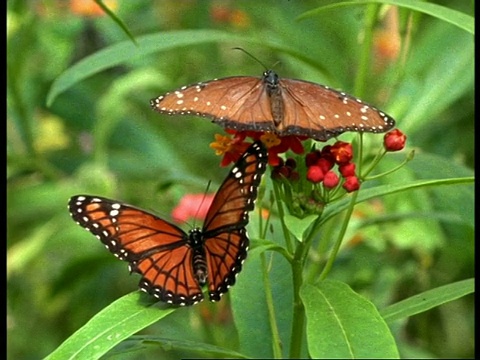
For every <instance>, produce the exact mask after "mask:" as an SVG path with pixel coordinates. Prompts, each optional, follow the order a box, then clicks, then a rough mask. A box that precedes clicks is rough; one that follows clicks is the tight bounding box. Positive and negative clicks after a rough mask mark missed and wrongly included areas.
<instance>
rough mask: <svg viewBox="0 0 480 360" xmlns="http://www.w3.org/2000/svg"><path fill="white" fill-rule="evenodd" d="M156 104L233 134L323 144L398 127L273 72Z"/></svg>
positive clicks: (351, 100) (187, 91) (188, 90)
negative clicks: (288, 137)
mask: <svg viewBox="0 0 480 360" xmlns="http://www.w3.org/2000/svg"><path fill="white" fill-rule="evenodd" d="M150 104H151V106H152V108H153V109H154V110H156V111H158V112H160V113H164V114H168V115H175V114H180V115H189V114H190V115H198V116H203V117H208V118H211V119H212V121H213V122H215V123H217V124H219V125H221V126H223V127H224V128H227V129H233V130H237V131H247V130H251V131H258V132H274V133H276V134H278V135H279V136H286V135H297V136H308V137H311V138H313V139H316V140H320V141H326V140H328V139H330V138H331V137H335V136H337V135H340V134H341V133H343V132H346V131H356V132H374V133H377V132H385V131H387V130H389V129H391V128H392V127H393V126H394V125H395V121H394V119H393V118H391V117H390V116H389V115H387V114H385V113H384V112H382V111H380V110H378V109H377V108H375V107H374V106H372V105H369V104H367V103H365V102H363V101H362V100H360V99H358V98H355V97H353V96H351V95H348V94H346V93H344V92H340V91H336V90H333V89H331V88H329V87H328V86H325V85H320V84H315V83H313V82H309V81H303V80H295V79H282V78H280V77H279V76H278V75H277V73H276V72H274V71H273V70H267V71H265V72H264V73H263V75H262V76H261V77H253V76H234V77H227V78H223V79H215V80H212V81H208V82H203V83H198V84H194V85H190V86H184V87H182V88H180V89H178V90H176V91H173V92H170V93H166V94H165V95H162V96H159V97H157V98H155V99H152V100H151V102H150Z"/></svg>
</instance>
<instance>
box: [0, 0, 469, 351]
mask: <svg viewBox="0 0 480 360" xmlns="http://www.w3.org/2000/svg"><path fill="white" fill-rule="evenodd" d="M78 3H82V2H81V1H73V0H72V1H40V2H32V1H30V2H25V1H16V0H13V1H9V2H8V3H7V41H8V43H7V46H8V47H7V50H8V52H7V76H8V82H7V331H8V334H7V335H8V340H7V345H8V348H7V357H8V358H11V359H38V358H41V357H45V356H47V355H48V354H49V353H51V352H52V351H53V350H54V349H55V348H57V347H58V346H59V345H60V344H61V343H62V342H63V341H64V340H65V339H66V338H67V337H69V336H70V335H71V334H72V333H73V332H75V331H76V330H77V329H78V328H80V327H81V326H82V325H84V324H85V322H86V321H87V320H88V319H90V318H91V317H92V316H93V315H94V314H96V313H98V312H99V311H100V310H101V309H103V308H105V307H106V306H107V305H109V304H110V303H112V302H113V301H114V300H115V299H118V298H120V297H121V296H123V295H125V294H127V293H129V292H131V291H134V290H135V289H136V288H137V282H138V277H137V276H131V277H129V276H127V274H126V272H127V270H126V265H125V264H124V263H122V262H120V261H118V260H116V259H115V258H114V257H113V256H111V254H109V253H108V252H107V251H105V250H103V246H102V245H101V244H100V243H99V242H98V241H97V242H96V239H94V238H93V237H92V236H91V235H90V234H88V233H87V232H85V231H84V230H83V229H81V228H80V227H79V226H77V225H76V224H75V223H74V222H73V221H72V220H71V219H70V216H69V214H68V211H67V209H66V204H67V201H68V199H69V197H70V196H72V195H75V194H78V193H90V194H98V195H102V196H106V197H111V198H115V199H121V200H123V201H125V202H128V203H131V204H135V205H136V206H139V207H142V208H145V209H152V210H154V211H155V212H157V213H158V214H160V215H162V216H165V217H166V218H168V217H169V216H168V214H169V213H170V211H171V209H172V208H173V206H175V204H177V203H178V201H179V199H180V198H181V196H182V195H184V194H185V193H192V192H200V193H201V192H204V191H205V188H206V185H207V183H208V181H209V180H212V181H213V185H212V189H216V187H217V186H218V184H219V183H220V181H221V180H222V179H223V177H224V176H225V174H226V169H222V168H220V167H219V166H218V163H219V159H218V157H216V156H215V155H214V153H213V151H212V150H211V149H210V148H209V146H208V144H209V143H210V142H212V141H213V134H214V133H221V132H222V131H221V129H220V128H218V127H217V125H214V124H211V123H210V122H209V121H205V120H203V119H199V118H195V117H166V116H160V115H159V114H156V113H154V112H153V111H151V109H150V107H149V99H151V98H153V97H155V96H157V95H159V94H161V93H163V92H166V91H169V90H172V89H175V88H177V87H179V86H181V85H184V84H189V83H194V82H197V81H202V80H209V79H213V78H216V77H225V76H231V75H258V76H259V75H260V74H261V72H262V71H263V70H264V69H263V67H262V66H261V65H260V64H258V63H256V62H254V61H252V59H251V58H249V57H248V56H245V54H244V53H242V52H239V51H233V50H232V48H233V47H238V46H240V47H243V48H244V49H247V50H248V51H249V52H251V53H253V54H255V56H256V57H257V58H259V59H261V61H262V62H263V63H265V64H267V65H271V66H274V67H275V69H276V70H277V71H278V73H279V74H280V76H284V77H290V78H300V79H305V80H309V81H314V82H318V83H322V84H328V85H330V86H332V87H334V88H341V89H343V90H345V91H347V92H349V93H353V94H354V95H356V96H358V97H361V98H362V99H365V100H366V101H368V102H370V103H373V104H376V105H378V107H379V108H381V109H384V110H385V111H386V112H387V113H389V114H391V115H393V116H394V117H395V119H396V120H397V126H398V127H399V128H400V129H401V130H402V131H404V132H405V133H406V134H407V136H408V146H409V148H414V149H415V150H416V153H417V155H416V157H415V159H414V161H412V162H410V163H409V164H408V166H407V167H406V168H403V169H402V170H401V171H400V172H397V173H394V174H392V175H389V178H388V179H386V180H384V181H385V182H388V181H391V182H392V183H402V182H408V181H411V180H412V179H442V178H460V177H468V176H472V175H473V167H474V165H473V158H474V156H473V154H474V152H473V151H474V146H473V133H474V112H473V110H474V107H473V103H474V92H473V83H474V75H473V74H474V73H473V64H474V55H473V46H474V44H473V36H472V34H470V33H468V32H467V31H465V30H464V29H462V28H460V27H459V26H455V25H454V23H452V22H448V21H444V20H442V19H440V18H438V17H435V16H430V15H426V14H425V13H421V12H414V11H412V10H409V9H407V8H399V10H398V18H397V19H398V24H397V28H396V30H397V31H398V33H397V35H398V36H399V41H400V43H401V44H402V46H401V48H400V49H399V52H398V53H396V52H395V51H396V50H395V47H389V46H390V45H392V44H393V45H395V39H396V38H395V37H392V38H386V39H387V40H385V39H384V38H383V37H382V36H386V35H384V34H383V33H382V32H381V31H383V30H385V29H386V25H385V23H383V24H382V20H384V21H385V19H386V17H385V11H386V10H387V9H388V8H387V7H373V8H372V7H371V5H368V6H367V5H356V6H342V7H333V8H330V9H328V10H323V11H320V12H318V13H316V14H312V15H311V16H308V17H306V18H305V19H303V20H299V19H298V17H299V16H300V15H302V14H305V12H306V11H308V10H312V9H316V8H317V7H318V6H321V5H325V4H326V3H327V2H322V1H312V0H310V1H302V2H299V1H287V0H282V1H275V2H273V1H253V0H249V1H242V2H234V1H213V0H212V1H200V0H197V1H194V0H191V1H173V0H165V1H159V2H150V1H145V0H138V1H110V2H108V1H105V2H104V3H105V4H106V5H107V6H109V8H110V9H111V10H112V12H113V13H114V14H115V15H116V16H117V17H118V19H119V20H121V22H122V23H123V24H125V26H126V28H127V29H128V30H129V31H130V33H131V34H132V35H133V36H134V38H135V39H136V41H137V43H138V44H143V45H144V46H145V47H146V46H147V45H148V46H151V48H150V50H142V49H145V48H144V47H142V46H143V45H142V46H140V45H135V44H134V43H133V42H132V41H131V39H130V38H129V36H128V34H127V33H125V31H124V29H122V27H121V26H119V25H118V23H117V22H115V21H114V20H113V19H112V18H111V17H109V16H105V15H102V14H101V13H100V14H96V13H92V12H91V7H92V6H93V4H94V2H93V1H88V0H87V1H84V2H83V3H85V6H86V8H85V9H86V10H82V8H81V7H79V6H78ZM328 3H332V4H335V3H336V2H334V1H332V2H328ZM412 3H421V2H416V1H412ZM437 3H438V4H439V5H442V7H443V8H444V9H445V14H444V15H445V16H446V17H447V18H448V17H449V16H451V13H449V12H448V11H447V10H454V11H456V12H458V13H462V14H464V15H465V16H467V15H469V17H472V16H473V15H472V14H473V2H469V1H464V2H457V1H438V2H437ZM88 9H90V10H88ZM372 9H375V12H374V16H371V17H370V18H369V12H371V11H372ZM89 11H90V12H89ZM451 18H452V19H454V18H453V16H452V17H451ZM368 19H374V21H373V23H368V22H367V21H366V20H368ZM183 31H191V32H186V33H185V32H183ZM369 31H370V33H369ZM149 34H157V36H156V37H154V38H149V37H148V35H149ZM387 35H388V33H387ZM149 39H150V40H149ZM152 39H154V40H152ZM162 39H165V42H162ZM168 39H169V40H168ZM366 39H370V40H371V46H372V47H368V46H366V45H365V41H366ZM142 40H143V41H145V42H144V43H142V42H141V41H142ZM168 41H172V43H171V44H170V43H168ZM182 41H183V42H182ZM385 41H386V42H385ZM155 42H158V44H156V43H155ZM123 43H125V45H122V46H130V45H126V44H128V43H130V44H131V48H132V49H135V48H136V47H137V49H136V50H132V52H131V56H129V54H130V53H127V54H125V53H122V54H117V56H118V58H117V59H115V58H112V56H114V55H111V54H110V55H109V54H107V58H106V59H103V60H102V61H103V62H101V63H99V64H98V65H99V66H98V70H97V71H95V72H93V73H92V74H89V76H86V73H85V72H82V71H79V72H78V73H74V74H73V75H72V76H77V75H78V76H81V77H82V76H83V77H84V78H82V79H81V81H76V80H75V79H74V78H70V79H67V81H71V83H70V85H69V86H68V87H66V88H65V89H63V90H62V91H60V92H59V93H58V94H55V95H56V96H55V97H54V98H52V93H50V96H51V97H50V98H49V99H48V100H49V104H48V106H47V96H48V95H49V92H51V91H52V85H54V84H55V83H54V82H55V81H58V79H59V77H61V76H64V75H62V74H65V71H66V70H68V69H72V65H74V64H77V63H78V62H79V61H81V60H84V59H86V58H88V56H90V55H94V54H98V52H100V51H101V50H104V49H107V48H110V47H112V46H116V45H118V44H123ZM168 44H170V45H168ZM385 44H386V45H385ZM382 45H384V46H385V48H386V50H385V49H383V48H382ZM156 46H158V47H156ZM372 48H375V49H377V52H375V51H373V50H372ZM382 49H383V50H382ZM382 51H384V52H382ZM108 56H110V57H108ZM124 58H125V59H124ZM119 59H121V61H120V60H119ZM367 60H368V61H367ZM116 61H117V62H116ZM108 64H112V65H111V66H109V65H108ZM89 66H90V67H91V66H92V63H89ZM397 155H398V154H396V155H395V156H392V157H390V158H389V160H388V161H385V162H384V163H383V164H382V166H385V169H387V168H391V167H392V166H395V165H396V164H398V163H400V161H401V160H402V157H401V156H400V155H398V156H397ZM206 169H208V171H206ZM472 187H473V186H466V185H458V186H448V187H441V186H439V187H438V188H435V189H433V190H431V191H427V190H422V191H419V190H415V191H411V192H408V193H402V194H400V195H390V196H387V197H385V198H382V199H381V200H378V199H377V200H375V201H369V202H366V203H363V204H361V205H359V206H358V209H357V211H358V215H359V216H358V223H355V221H354V222H353V223H352V224H351V228H350V229H349V232H350V234H349V238H350V239H351V240H350V241H349V242H348V243H347V244H346V246H345V248H344V249H343V250H342V252H341V253H340V257H339V259H338V260H337V262H336V263H335V267H334V269H333V272H332V278H333V279H337V280H342V281H344V282H346V283H348V284H349V285H350V286H351V287H352V288H353V289H355V290H356V291H357V292H359V293H361V294H363V295H365V296H366V297H367V298H368V299H370V301H372V302H373V303H374V304H375V305H376V306H377V307H379V308H381V307H384V306H386V305H388V304H391V303H393V302H396V301H398V300H401V299H404V298H406V297H408V296H412V295H415V294H417V293H420V292H422V291H425V290H428V289H431V288H436V287H438V286H440V285H443V284H448V283H452V282H454V281H458V280H462V279H466V278H470V277H473V261H474V260H473V259H474V257H473V247H474V242H473V229H474V221H473V189H472ZM382 215H383V216H385V217H388V216H391V217H390V218H385V219H380V218H381V216H382ZM372 217H374V218H375V219H376V221H373V222H372V223H371V224H369V223H368V219H369V218H372ZM381 220H382V221H381ZM329 229H330V230H329ZM326 231H327V232H328V231H331V232H332V233H334V231H335V224H330V227H329V228H328V227H327V230H326ZM253 233H254V231H253ZM320 247H321V245H320V244H319V247H318V249H317V250H318V251H319V253H321V251H322V249H321V248H320ZM312 256H313V258H314V257H315V254H312ZM254 259H255V260H254ZM272 259H273V260H272V261H277V260H280V258H278V259H277V255H274V256H272ZM257 260H258V259H256V258H254V257H253V255H252V259H251V260H250V259H249V260H247V262H246V265H245V270H244V271H243V272H242V273H241V274H240V276H239V278H238V284H237V285H236V286H235V288H234V290H233V291H237V290H238V293H241V292H242V288H245V287H247V288H248V285H246V283H247V282H248V283H255V285H256V286H260V287H261V281H260V275H259V274H256V273H255V271H254V269H255V268H254V262H255V261H257ZM250 262H251V264H249V263H250ZM280 262H281V260H280ZM282 266H283V265H282ZM282 266H280V268H278V269H275V270H274V274H275V278H273V276H272V280H271V281H278V282H281V283H282V282H285V283H287V285H288V284H289V281H290V276H291V275H290V274H289V273H288V268H287V267H284V269H282ZM259 282H260V283H259ZM257 283H259V285H257ZM260 291H261V290H260ZM274 294H275V296H278V297H281V296H287V295H288V294H286V295H285V294H283V295H282V294H280V293H278V292H277V293H275V292H274ZM251 295H254V296H252V297H251V298H250V297H247V298H245V297H244V298H243V299H238V298H236V299H232V300H233V303H234V305H235V306H236V307H235V308H234V311H233V314H234V315H236V317H237V318H238V319H243V320H242V321H238V323H237V324H236V325H235V324H234V323H233V321H232V313H231V311H230V300H231V299H230V297H233V295H232V294H229V295H228V296H226V297H225V299H224V300H222V301H221V302H220V303H218V304H210V303H208V302H204V303H202V304H200V305H197V306H195V307H192V308H189V309H182V310H183V311H176V312H174V313H173V314H172V315H170V316H168V317H166V318H165V319H162V321H161V322H159V323H157V324H153V325H151V326H150V327H149V328H148V329H146V330H145V331H143V332H142V334H141V335H138V336H139V338H137V340H138V341H134V339H132V340H129V341H126V342H124V343H122V344H121V345H119V346H118V347H117V348H115V350H113V351H112V355H115V354H117V355H116V356H114V357H115V358H138V356H139V353H140V352H141V353H142V356H143V358H150V357H151V358H153V357H156V356H159V355H160V354H161V355H162V356H164V357H167V358H172V359H173V358H178V357H182V356H183V357H186V356H199V354H198V353H196V352H194V351H192V349H183V350H182V349H181V348H180V349H179V348H178V347H175V346H174V345H172V347H171V348H170V347H168V346H163V347H157V346H155V345H154V344H155V341H156V340H149V338H148V336H149V335H152V334H154V335H156V336H158V337H162V338H168V339H172V341H173V340H175V339H184V338H185V335H186V334H188V340H191V341H201V342H204V343H206V344H212V345H221V346H223V347H225V348H229V349H232V351H239V350H240V349H242V350H244V354H248V355H250V356H253V355H254V354H252V353H249V352H248V351H245V346H244V341H245V338H248V335H249V334H248V332H249V329H248V328H247V326H248V325H249V319H250V316H251V317H252V318H255V314H256V312H259V311H263V308H262V307H263V306H264V305H262V304H261V302H262V298H261V297H260V299H257V300H258V302H255V301H256V300H255V301H253V302H252V301H250V302H249V303H247V301H249V300H253V299H254V298H255V299H256V296H257V295H258V294H251ZM239 305H242V306H244V308H245V313H244V314H242V313H241V312H240V313H239V307H238V306H239ZM284 305H285V304H284ZM285 306H286V305H285ZM279 310H281V311H283V312H280V313H281V314H283V315H281V318H280V319H278V321H279V322H280V323H281V322H282V320H285V324H288V323H289V322H290V321H291V319H289V318H288V315H286V314H287V312H288V307H286V308H285V309H283V308H281V309H279ZM473 315H474V314H473V297H472V296H467V297H464V298H462V299H460V300H457V301H455V302H451V303H448V304H445V305H442V306H440V307H436V308H434V309H433V310H431V311H428V312H424V313H422V314H419V315H417V316H414V317H411V318H408V319H404V321H401V322H395V323H394V325H392V332H393V333H394V334H395V340H396V342H397V346H398V348H399V350H400V354H401V356H402V357H432V358H435V357H439V358H443V357H457V358H462V357H473V349H474V337H473V319H474V317H473ZM245 319H246V320H245ZM257 326H258V329H257V330H260V329H262V330H264V331H268V324H257ZM282 326H285V325H284V324H280V327H282ZM265 327H267V328H265ZM286 331H287V330H286ZM282 334H283V333H282ZM142 336H144V337H143V338H142ZM282 336H283V335H282ZM32 339H34V341H32ZM283 340H284V341H285V339H284V338H283ZM251 341H255V339H251ZM259 346H260V345H259ZM284 346H285V347H287V346H288V345H286V344H285V345H284ZM264 347H265V346H264ZM208 351H209V350H208V349H204V353H203V354H207V355H205V356H208V354H209V352H208ZM192 354H193V355H192ZM286 354H288V352H286V353H285V354H284V355H286ZM255 355H258V356H266V357H271V356H272V355H271V352H270V348H269V347H268V346H266V347H265V351H264V352H262V353H258V354H255ZM216 356H220V357H221V356H222V355H221V354H216Z"/></svg>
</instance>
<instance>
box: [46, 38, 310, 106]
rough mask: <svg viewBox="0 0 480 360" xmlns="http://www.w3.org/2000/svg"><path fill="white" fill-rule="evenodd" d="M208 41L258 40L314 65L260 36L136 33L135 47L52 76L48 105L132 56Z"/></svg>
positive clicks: (105, 52) (109, 51)
mask: <svg viewBox="0 0 480 360" xmlns="http://www.w3.org/2000/svg"><path fill="white" fill-rule="evenodd" d="M208 42H228V43H242V42H249V43H257V44H259V45H262V46H268V47H270V48H272V49H277V50H279V51H282V52H284V53H286V54H290V55H292V56H294V57H296V58H298V59H300V60H302V61H304V62H305V63H307V64H310V65H312V66H315V65H316V62H315V60H314V59H310V58H308V57H306V56H305V55H303V54H302V53H300V52H298V51H297V50H295V49H294V48H291V47H288V46H285V45H282V44H279V43H277V42H275V41H270V42H268V43H265V41H263V39H257V38H252V37H250V36H242V35H236V34H232V33H229V32H225V31H218V30H179V31H171V32H161V33H156V34H148V35H144V36H139V37H138V38H137V46H135V45H134V44H133V43H132V42H131V41H123V42H120V43H118V44H115V45H112V46H109V47H106V48H104V49H102V50H100V51H98V52H96V53H94V54H93V55H90V56H88V57H85V58H83V59H82V60H80V61H79V62H77V63H76V64H74V65H73V66H72V67H70V68H68V69H67V70H66V71H65V72H64V73H62V74H61V75H60V76H59V77H58V78H56V79H55V81H54V82H53V84H52V86H51V88H50V91H49V92H48V94H47V106H51V105H52V103H53V101H54V100H55V99H56V98H57V96H58V95H60V94H61V93H63V92H64V91H65V90H67V89H68V88H70V87H71V86H73V85H74V84H76V83H78V82H80V81H82V80H84V79H86V78H88V77H90V76H92V75H94V74H96V73H99V72H100V71H103V70H106V69H109V68H111V67H114V66H117V65H120V64H125V63H126V64H129V63H131V62H132V59H141V58H143V57H145V56H147V55H150V54H153V53H156V52H160V51H166V50H172V49H175V48H181V47H185V46H189V45H198V44H202V43H208Z"/></svg>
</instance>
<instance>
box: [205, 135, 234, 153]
mask: <svg viewBox="0 0 480 360" xmlns="http://www.w3.org/2000/svg"><path fill="white" fill-rule="evenodd" d="M232 142H233V140H232V138H230V137H229V136H225V135H221V134H215V141H214V142H212V143H210V147H211V148H212V149H213V150H215V155H223V154H225V153H227V152H229V151H230V150H231V149H232Z"/></svg>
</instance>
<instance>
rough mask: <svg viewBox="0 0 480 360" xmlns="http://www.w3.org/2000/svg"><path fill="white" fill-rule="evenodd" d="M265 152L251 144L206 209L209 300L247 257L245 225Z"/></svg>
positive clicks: (220, 291) (216, 296)
mask: <svg viewBox="0 0 480 360" xmlns="http://www.w3.org/2000/svg"><path fill="white" fill-rule="evenodd" d="M267 160H268V158H267V151H266V149H265V147H264V146H263V144H262V143H261V142H255V143H253V144H252V145H251V146H250V147H249V148H248V149H247V151H246V152H245V153H244V154H243V155H242V157H241V158H240V159H239V160H238V161H237V163H236V164H235V165H234V166H233V168H232V170H231V171H230V173H229V174H228V176H227V177H226V179H225V180H224V182H223V183H222V185H221V186H220V188H219V190H218V191H217V194H216V195H215V197H214V199H213V202H212V205H211V206H210V209H209V210H208V213H207V216H206V219H205V223H204V226H203V236H204V240H205V256H206V259H207V266H208V282H209V294H210V300H211V301H216V300H219V299H220V296H221V295H222V294H223V293H225V292H227V291H228V287H230V286H231V285H233V284H234V283H235V276H236V275H237V274H238V273H239V272H240V270H241V269H242V263H243V261H244V260H245V258H246V256H247V249H248V244H249V241H248V237H247V234H246V230H245V226H246V225H247V223H248V218H249V217H248V212H249V211H251V210H253V208H254V202H255V199H256V197H257V188H258V186H259V185H260V180H261V177H262V175H263V173H264V172H265V170H266V166H267Z"/></svg>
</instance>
